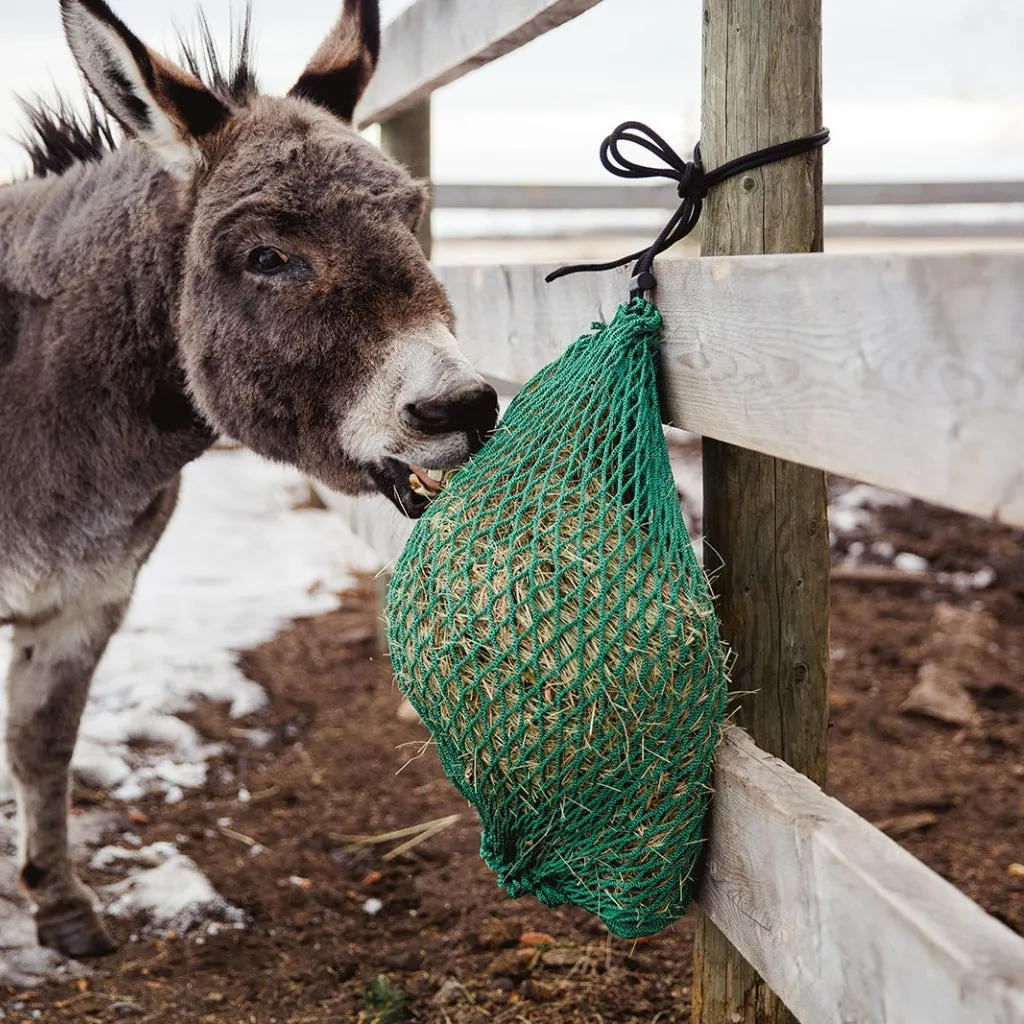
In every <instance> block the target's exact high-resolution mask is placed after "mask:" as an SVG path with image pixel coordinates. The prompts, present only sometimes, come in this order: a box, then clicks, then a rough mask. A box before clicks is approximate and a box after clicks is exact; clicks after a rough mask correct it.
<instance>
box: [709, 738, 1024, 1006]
mask: <svg viewBox="0 0 1024 1024" xmlns="http://www.w3.org/2000/svg"><path fill="white" fill-rule="evenodd" d="M699 899H700V902H701V905H702V906H703V907H704V910H705V912H706V914H707V915H708V916H709V917H710V918H711V919H712V920H713V921H714V922H715V924H716V925H718V926H719V927H720V928H721V929H723V930H724V931H726V932H727V933H728V934H729V935H730V936H731V938H732V939H733V941H734V942H735V944H736V945H737V946H738V948H739V949H740V950H741V951H742V952H743V954H744V956H745V957H746V958H747V959H748V960H749V961H751V962H752V963H753V964H754V965H755V966H756V967H757V969H758V971H759V972H760V973H761V974H762V975H763V976H764V977H766V978H768V979H769V980H770V981H771V984H772V986H773V987H774V989H775V990H776V991H777V992H778V993H779V995H780V996H781V997H782V998H783V999H784V1000H785V1002H786V1004H787V1005H788V1006H789V1007H790V1008H791V1009H792V1010H793V1012H794V1013H795V1014H796V1015H797V1017H798V1018H799V1019H800V1020H801V1021H802V1022H803V1024H981V1022H982V1021H984V1022H985V1024H1018V1022H1020V1021H1022V1020H1024V940H1022V939H1021V938H1020V937H1019V936H1017V935H1014V933H1013V932H1011V931H1010V930H1009V929H1008V928H1006V927H1004V926H1003V925H1001V924H1000V923H999V922H997V921H996V920H995V919H993V918H991V917H989V916H988V915H987V914H985V913H984V911H982V910H981V909H980V908H979V907H978V906H977V905H975V904H974V903H972V902H971V901H970V900H969V899H968V898H967V897H966V896H964V895H963V893H961V892H959V891H958V890H957V889H955V888H954V887H953V886H951V885H949V884H948V883H947V882H945V881H943V880H942V879H941V878H940V877H939V876H938V875H936V874H934V873H933V872H932V871H931V870H929V869H928V868H926V867H925V866H924V865H923V864H921V863H920V862H919V861H917V860H916V859H915V858H914V857H912V856H911V855H910V854H909V853H907V852H906V851H905V850H903V849H901V848H900V847H899V846H897V845H896V844H895V843H894V842H893V841H892V840H890V839H888V838H887V837H886V836H884V835H883V834H882V833H881V832H879V831H878V830H877V829H876V828H874V827H873V826H872V825H869V824H868V823H867V822H866V821H864V820H863V819H862V818H859V817H858V816H857V815H855V814H854V813H853V812H852V811H850V810H848V809H847V808H845V807H843V806H842V805H841V804H840V803H839V802H838V801H836V800H833V799H831V798H829V797H827V796H825V795H824V794H823V793H822V792H821V790H820V789H819V788H818V787H817V786H816V785H814V784H813V783H812V782H810V781H809V780H808V779H806V778H804V777H803V776H801V775H799V774H798V773H797V772H795V771H793V769H791V768H790V767H788V766H787V765H786V764H784V763H782V762H781V761H779V760H776V759H775V758H773V757H771V756H770V755H768V754H766V753H765V752H764V751H762V750H759V749H758V748H757V747H756V746H755V745H754V743H753V742H752V741H751V740H750V738H749V737H748V736H747V735H746V734H745V733H743V732H742V731H741V730H739V729H736V728H730V729H729V730H727V731H726V735H725V737H724V739H723V742H722V746H721V749H720V751H719V755H718V759H717V765H716V768H715V800H714V802H713V805H712V821H711V839H710V850H709V857H708V866H707V870H706V872H705V880H704V885H703V888H702V891H701V893H700V895H699ZM730 980H732V982H733V983H734V984H735V979H734V978H733V979H730ZM741 1019H746V1018H744V1017H741Z"/></svg>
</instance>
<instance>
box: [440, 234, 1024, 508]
mask: <svg viewBox="0 0 1024 1024" xmlns="http://www.w3.org/2000/svg"><path fill="white" fill-rule="evenodd" d="M439 273H440V275H441V277H442V280H443V281H444V283H445V285H446V287H447V288H448V290H449V293H450V295H451V297H452V300H453V302H454V305H455V309H456V313H457V315H458V318H459V336H460V341H461V344H462V346H463V348H464V349H465V350H466V352H467V353H468V354H469V356H470V358H471V359H473V360H474V362H475V363H476V364H477V365H478V366H479V367H481V368H485V369H486V370H487V372H488V373H492V374H494V375H496V376H498V377H502V378H505V379H506V380H511V381H525V380H527V379H528V378H529V377H530V376H531V375H532V374H533V373H535V372H536V371H537V370H539V369H540V368H541V367H542V366H544V365H545V364H546V363H547V362H550V361H551V360H552V359H554V358H555V357H556V356H558V355H559V353H560V352H561V351H563V350H564V348H565V347H566V345H568V343H569V342H571V341H572V340H574V338H575V336H576V335H577V334H578V333H579V331H580V330H581V326H585V325H586V324H589V323H590V322H591V321H592V320H594V319H602V320H605V319H608V318H609V317H610V316H611V314H612V313H613V312H614V309H615V306H616V305H617V304H618V303H619V302H620V301H622V299H623V297H624V295H625V293H626V289H627V286H626V275H625V273H624V272H619V273H611V274H581V275H579V276H578V277H575V278H571V279H569V280H563V281H557V282H555V283H554V284H551V285H546V284H544V280H543V279H544V273H545V268H538V267H532V266H520V267H475V268H457V267H442V268H440V269H439ZM657 275H658V293H657V300H658V305H659V307H660V308H661V309H662V311H663V313H664V316H665V333H664V341H663V347H662V354H663V370H664V375H665V381H666V386H667V394H668V399H669V411H670V414H671V416H672V420H673V423H674V424H675V425H677V426H680V427H683V428H684V429H686V430H690V431H692V432H694V433H697V434H703V435H705V436H708V437H713V438H716V439H718V440H721V441H728V442H730V443H732V444H737V445H741V446H743V447H745V448H751V449H755V450H758V451H762V452H765V453H768V454H771V455H776V456H778V457H780V458H785V459H789V460H792V461H795V462H801V463H804V464H805V465H810V466H816V467H818V468H820V469H826V470H829V471H831V472H835V473H839V474H842V475H844V476H849V477H853V478H855V479H858V480H863V481H865V482H868V483H873V484H877V485H878V486H880V487H885V488H888V489H890V490H895V491H901V492H903V493H906V494H910V495H913V496H914V497H918V498H922V499H924V500H926V501H931V502H935V503H937V504H941V505H946V506H948V507H950V508H954V509H959V510H961V511H965V512H972V513H975V514H978V515H983V516H986V517H989V518H992V519H997V520H1001V521H1003V522H1006V523H1011V524H1014V525H1017V526H1024V454H1022V451H1024V449H1022V447H1021V439H1022V438H1024V395H1022V391H1021V389H1022V385H1021V382H1022V381H1024V345H1022V344H1021V342H1020V339H1021V338H1024V288H1022V287H1021V282H1024V253H1011V252H1006V253H988V254H986V253H969V254H942V253H940V254H920V253H915V254H887V255H882V254H879V255H846V254H842V255H827V256H749V257H748V256H733V257H719V258H714V259H700V260H698V259H685V260H662V261H661V262H659V264H658V266H657Z"/></svg>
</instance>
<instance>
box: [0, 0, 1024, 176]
mask: <svg viewBox="0 0 1024 1024" xmlns="http://www.w3.org/2000/svg"><path fill="white" fill-rule="evenodd" d="M111 2H112V5H113V6H114V7H115V8H116V9H117V11H118V12H119V13H120V14H121V15H122V16H123V17H124V19H125V20H126V21H127V22H128V24H129V25H130V26H131V27H132V28H133V29H134V30H135V31H136V32H137V33H138V34H139V35H140V36H142V37H143V39H144V40H145V41H146V42H147V43H149V44H150V45H152V46H154V47H156V48H158V49H161V48H162V49H164V50H165V52H169V53H173V52H174V51H175V49H176V44H175V42H174V28H175V26H178V27H182V28H185V29H188V28H189V27H190V26H191V25H192V24H193V22H194V15H195V11H196V10H197V7H198V4H197V0H111ZM480 2H481V3H483V2H500V0H480ZM241 4H242V0H203V3H202V7H203V9H204V10H205V11H206V13H207V15H208V17H209V19H210V21H211V24H212V25H213V28H214V31H215V34H216V35H217V36H218V38H221V39H225V40H226V39H227V33H228V25H229V23H230V15H229V12H230V10H231V8H232V6H233V7H234V9H235V10H238V9H239V8H240V7H241ZM340 6H341V5H340V0H291V2H287V3H282V2H281V0H253V9H254V22H255V28H256V37H257V54H258V68H259V71H260V77H261V81H262V83H263V85H264V87H265V88H266V89H267V90H268V91H277V92H280V91H284V90H286V89H287V88H288V87H289V86H290V85H291V83H292V81H294V79H295V78H296V77H297V75H298V73H299V72H300V70H301V69H302V66H303V64H304V62H305V60H306V59H307V58H308V56H309V55H310V54H312V52H313V51H314V50H315V48H316V46H317V44H318V42H319V41H320V39H321V38H322V36H323V34H324V33H325V32H326V30H327V29H328V27H329V26H330V24H331V22H332V20H333V19H334V18H335V17H336V15H337V12H338V9H339V8H340ZM402 6H405V3H403V2H402V0H391V2H388V0H384V3H383V7H384V10H385V16H386V17H388V16H391V15H393V14H394V12H395V11H396V10H398V9H400V8H401V7H402ZM57 10H58V5H57V0H0V133H2V135H3V137H2V138H0V177H2V176H3V175H4V172H5V171H7V170H10V169H14V168H17V167H20V166H23V164H22V161H21V156H20V154H19V152H18V150H17V147H16V146H14V145H13V144H12V143H11V142H10V141H9V140H8V138H7V136H9V135H11V134H16V133H17V131H18V130H19V128H20V124H21V120H20V115H19V114H18V112H17V108H16V107H15V104H14V102H13V93H14V92H16V91H17V92H21V93H23V94H32V93H41V94H43V95H47V94H51V93H52V90H53V88H54V84H56V85H59V86H61V87H64V88H67V87H68V86H70V87H71V88H72V89H73V90H74V89H77V88H78V85H77V80H76V77H75V75H76V73H75V71H74V68H73V65H72V63H71V60H70V58H69V56H68V55H67V52H66V49H65V46H64V42H63V37H62V34H61V30H60V24H59V18H58V13H57ZM824 12H825V15H824V17H825V121H826V124H828V126H829V127H830V128H831V129H832V132H833V142H832V143H831V145H830V146H829V148H828V151H827V153H826V162H825V167H826V176H827V177H828V178H830V179H832V180H839V179H843V180H868V179H887V178H896V179H903V180H926V179H935V178H947V177H950V178H975V177H978V178H1024V0H824ZM699 96H700V0H605V2H604V3H602V4H601V5H599V6H598V7H597V8H595V9H593V10H592V11H590V12H588V13H587V14H584V15H582V16H581V17H580V18H579V19H577V20H576V21H575V22H572V23H570V24H569V25H566V26H564V27H563V28H561V29H559V30H557V31H555V32H553V33H551V34H550V35H549V36H547V37H546V38H544V39H541V40H539V41H537V42H536V43H533V44H531V45H530V46H528V47H526V48H525V49H524V50H522V51H520V52H518V53H516V54H512V55H510V56H509V57H506V58H504V59H503V60H501V61H498V62H497V63H496V64H494V65H492V66H490V67H488V68H485V69H483V70H481V71H478V72H476V73H475V74H473V75H472V76H470V78H469V79H467V80H465V81H463V82H460V83H455V84H453V85H451V86H449V87H447V88H446V89H444V90H442V91H441V92H439V93H438V94H437V96H436V98H435V176H436V177H437V178H438V180H443V181H455V180H461V181H485V180H490V181H500V180H510V181H588V180H590V181H594V180H597V181H600V180H603V179H604V178H605V177H606V175H605V174H604V172H603V171H602V170H601V169H600V167H599V165H598V163H597V159H596V151H597V146H598V143H599V142H600V139H601V138H602V137H603V136H604V135H605V134H606V133H607V132H608V130H609V129H610V128H612V127H614V125H615V124H616V123H618V122H619V121H621V120H626V119H631V118H635V119H638V120H646V121H649V122H650V123H651V124H652V126H654V127H655V128H657V129H659V130H660V131H661V132H662V133H663V134H665V135H666V136H667V137H668V138H669V139H670V140H672V141H674V142H675V143H677V144H678V145H679V146H680V147H684V148H687V149H688V148H690V147H691V146H692V144H693V142H694V141H696V139H697V136H698V131H699V110H700V100H699Z"/></svg>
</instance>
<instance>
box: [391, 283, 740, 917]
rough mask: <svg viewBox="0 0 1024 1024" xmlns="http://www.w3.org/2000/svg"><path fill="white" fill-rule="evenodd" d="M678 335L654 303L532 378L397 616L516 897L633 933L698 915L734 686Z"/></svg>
mask: <svg viewBox="0 0 1024 1024" xmlns="http://www.w3.org/2000/svg"><path fill="white" fill-rule="evenodd" d="M660 326H661V317H660V314H659V313H658V311H657V310H656V309H655V308H654V307H653V306H652V305H650V303H648V302H646V301H645V300H643V299H639V298H638V299H634V300H633V301H632V302H631V303H630V304H629V305H624V306H622V307H620V308H619V310H618V312H617V314H616V315H615V317H614V319H613V320H612V322H611V323H610V324H607V325H605V324H594V325H593V328H592V331H591V332H590V333H588V334H585V335H583V337H581V338H580V339H579V340H578V341H576V342H575V343H574V344H573V345H571V346H570V347H569V348H568V349H567V350H566V352H565V353H564V354H563V355H562V357H561V358H560V359H558V360H557V361H556V362H555V363H553V364H551V365H550V366H548V367H547V368H546V369H544V370H543V371H542V372H541V373H540V374H538V375H537V376H536V377H535V378H534V379H533V380H532V381H530V383H529V384H527V386H526V387H525V388H524V389H523V390H522V392H521V393H520V394H519V396H518V397H517V398H516V399H515V400H514V402H513V403H512V405H511V406H510V407H509V409H508V412H507V413H506V415H505V417H504V418H503V420H502V422H501V425H500V426H499V428H498V431H497V433H496V434H495V435H494V437H493V438H492V439H491V440H490V441H489V442H488V443H487V445H486V447H485V448H484V449H483V451H482V452H481V453H480V454H479V455H478V456H477V457H476V458H475V459H474V460H473V461H472V462H471V463H470V464H469V465H468V466H466V467H465V468H464V469H462V470H460V471H459V472H458V474H456V476H455V477H454V478H453V479H452V480H451V482H450V483H449V484H448V486H447V487H446V489H445V490H444V491H443V492H442V494H441V495H440V496H439V497H438V498H437V499H436V500H435V502H434V503H433V504H432V506H431V507H430V508H429V509H428V511H427V513H426V515H425V516H424V517H423V518H422V519H421V520H420V521H419V522H418V523H417V525H416V529H415V530H414V531H413V535H412V538H411V540H410V541H409V543H408V545H407V546H406V548H405V550H404V552H403V554H402V556H401V558H400V559H399V561H398V563H397V565H396V567H395V572H394V577H393V580H392V584H391V590H390V595H389V602H388V613H387V615H388V632H389V645H390V651H391V657H392V660H393V665H394V669H395V674H396V677H397V680H398V683H399V686H400V688H401V689H402V691H403V692H404V693H405V694H406V696H407V697H408V698H409V700H410V701H411V703H412V704H413V706H414V707H415V708H416V710H417V711H418V712H419V714H420V716H421V718H422V719H423V721H424V723H425V724H426V726H427V727H428V729H429V730H430V732H431V734H432V737H433V740H434V742H435V743H436V745H437V750H438V752H439V754H440V757H441V762H442V765H443V766H444V770H445V772H446V774H447V775H448V778H449V779H450V780H451V781H452V783H453V784H454V785H455V787H456V788H457V789H458V790H459V791H460V792H461V793H462V794H463V795H464V796H465V797H466V798H467V799H468V800H469V801H470V802H471V803H472V804H473V806H474V807H475V808H476V810H477V812H478V813H479V815H480V819H481V824H482V826H483V839H482V845H481V854H482V856H483V858H484V860H485V861H486V863H487V864H488V866H489V867H491V868H492V869H493V870H495V871H497V872H498V875H499V882H500V884H501V885H503V886H504V888H505V889H506V891H507V892H508V893H509V895H510V896H519V895H522V894H524V893H533V894H534V895H536V896H537V897H539V898H540V899H541V900H542V901H543V902H544V903H547V904H549V905H552V906H556V905H560V904H564V903H572V904H575V905H577V906H582V907H584V908H586V909H587V910H589V911H591V912H592V913H594V914H597V915H598V916H600V917H601V918H602V919H603V920H604V922H605V923H606V924H607V925H608V927H609V929H610V930H611V931H612V932H614V933H615V934H617V935H619V936H623V937H637V936H642V935H650V934H652V933H654V932H657V931H660V930H661V929H663V928H665V927H666V926H668V925H669V924H671V923H672V922H673V921H675V920H677V919H678V918H679V917H681V916H682V915H683V914H684V913H685V912H686V910H687V909H688V907H689V904H690V902H691V899H692V890H693V885H694V869H695V865H696V862H697V859H698V856H699V853H700V848H701V843H702V820H703V817H704V812H705V810H706V808H707V804H708V800H709V796H710V790H709V773H710V768H711V761H712V755H713V752H714V749H715V745H716V743H717V740H718V732H719V725H720V722H721V718H722V715H723V712H724V704H725V691H726V681H725V667H724V661H725V659H724V655H723V650H722V646H721V643H720V641H719V637H718V629H717V624H716V620H715V618H714V613H713V610H712V603H711V598H710V595H709V592H708V587H707V583H706V580H705V577H704V574H703V572H702V570H701V568H700V567H699V565H698V564H697V561H696V559H695V557H694V554H693V550H692V547H691V545H690V540H689V536H688V534H687V530H686V525H685V523H684V521H683V517H682V514H681V510H680V507H679V498H678V494H677V492H676V488H675V484H674V481H673V477H672V472H671V468H670V465H669V459H668V451H667V446H666V443H665V438H664V434H663V431H662V426H661V417H660V413H659V406H658V397H657V387H656V376H655V374H656V370H655V352H656V349H657V345H658V341H659V337H660Z"/></svg>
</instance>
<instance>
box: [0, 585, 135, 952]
mask: <svg viewBox="0 0 1024 1024" xmlns="http://www.w3.org/2000/svg"><path fill="white" fill-rule="evenodd" d="M129 596H130V595H126V596H125V597H123V598H117V599H111V598H108V599H107V600H106V601H99V602H94V603H88V604H78V605H75V606H72V607H69V608H67V609H65V610H64V611H63V612H61V614H60V615H58V616H57V617H56V618H54V619H51V620H50V621H49V622H46V623H44V624H40V625H20V626H17V627H16V628H15V631H14V654H13V656H12V660H11V668H10V672H9V674H8V677H7V704H8V714H7V756H8V759H9V762H10V768H11V775H12V776H13V778H14V781H15V784H16V790H17V796H18V807H19V810H20V812H21V815H20V816H21V834H22V843H21V883H22V887H23V889H24V891H25V893H26V895H27V896H28V897H29V899H30V900H32V902H33V903H34V904H35V906H36V929H37V932H38V936H39V942H40V944H41V945H44V946H51V947H53V948H55V949H58V950H60V952H62V953H64V954H65V955H67V956H72V957H82V956H100V955H103V954H105V953H110V952H112V951H113V950H114V948H115V946H114V943H113V942H112V941H111V939H110V937H109V936H108V935H107V933H106V931H105V929H104V927H103V925H102V923H101V922H100V918H99V916H98V914H97V911H96V904H95V900H94V898H93V896H92V894H91V893H90V891H89V890H88V889H87V888H86V887H85V886H84V885H83V884H82V883H81V882H80V881H79V880H78V877H77V876H76V874H75V871H74V868H73V866H72V864H71V853H70V849H69V846H68V822H67V818H68V803H69V791H70V779H69V774H70V772H69V769H70V764H71V754H72V752H73V751H74V748H75V739H76V737H77V735H78V724H79V721H80V720H81V717H82V711H83V710H84V708H85V701H86V697H87V695H88V692H89V682H90V680H91V679H92V674H93V671H94V669H95V668H96V665H97V663H98V662H99V660H100V657H101V656H102V655H103V652H104V650H105V649H106V646H107V642H108V641H109V639H110V637H111V636H112V635H113V633H114V631H115V630H116V629H117V628H118V626H119V625H120V624H121V620H122V618H123V617H124V613H125V610H126V608H127V606H128V598H129Z"/></svg>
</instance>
